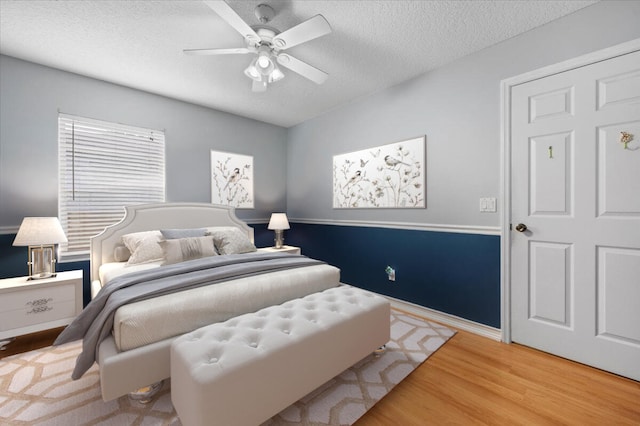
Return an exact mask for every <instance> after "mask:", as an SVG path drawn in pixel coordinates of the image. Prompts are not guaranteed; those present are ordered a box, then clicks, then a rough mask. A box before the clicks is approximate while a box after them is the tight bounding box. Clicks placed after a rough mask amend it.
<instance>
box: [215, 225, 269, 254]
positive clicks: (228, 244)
mask: <svg viewBox="0 0 640 426" xmlns="http://www.w3.org/2000/svg"><path fill="white" fill-rule="evenodd" d="M207 235H211V236H213V242H214V244H215V245H216V250H218V253H220V254H239V253H249V252H252V251H256V250H257V249H256V246H254V245H253V243H252V242H251V240H249V237H248V236H247V233H246V232H244V231H242V230H240V229H239V228H236V227H234V226H218V227H215V228H207Z"/></svg>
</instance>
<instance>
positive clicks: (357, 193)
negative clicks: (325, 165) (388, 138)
mask: <svg viewBox="0 0 640 426" xmlns="http://www.w3.org/2000/svg"><path fill="white" fill-rule="evenodd" d="M425 145H426V137H425V136H420V137H417V138H413V139H408V140H405V141H401V142H396V143H391V144H388V145H382V146H376V147H373V148H368V149H363V150H361V151H355V152H350V153H347V154H340V155H335V156H334V157H333V208H336V209H353V208H401V209H408V208H425V207H426V205H425V199H426V192H425V191H426V186H425V185H426V180H425V175H426V173H425V161H426V158H425Z"/></svg>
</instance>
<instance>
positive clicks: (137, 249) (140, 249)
mask: <svg viewBox="0 0 640 426" xmlns="http://www.w3.org/2000/svg"><path fill="white" fill-rule="evenodd" d="M161 239H162V234H161V233H160V231H145V232H134V233H131V234H125V235H123V236H122V242H123V243H124V245H125V246H126V247H127V248H128V249H129V251H130V252H131V257H129V260H128V261H127V264H129V265H135V264H138V263H148V262H155V261H158V260H162V258H163V254H162V247H160V244H159V242H160V240H161Z"/></svg>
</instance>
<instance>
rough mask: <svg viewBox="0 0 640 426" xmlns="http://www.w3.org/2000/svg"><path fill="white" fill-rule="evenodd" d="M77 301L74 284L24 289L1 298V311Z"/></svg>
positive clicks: (8, 293)
mask: <svg viewBox="0 0 640 426" xmlns="http://www.w3.org/2000/svg"><path fill="white" fill-rule="evenodd" d="M74 299H75V285H74V284H73V283H65V284H59V285H56V286H50V287H48V288H45V289H43V288H38V287H35V286H34V288H33V289H30V288H28V287H27V288H24V287H23V288H22V289H20V291H10V292H7V293H5V294H3V295H2V298H0V311H2V312H4V311H8V310H14V309H19V308H21V307H23V306H27V305H28V306H35V305H38V304H42V303H45V302H48V303H57V302H62V301H64V300H74Z"/></svg>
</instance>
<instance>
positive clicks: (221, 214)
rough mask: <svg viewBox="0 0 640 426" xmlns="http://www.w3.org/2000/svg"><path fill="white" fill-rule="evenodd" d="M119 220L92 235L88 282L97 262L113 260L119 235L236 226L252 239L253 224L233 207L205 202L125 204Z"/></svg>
mask: <svg viewBox="0 0 640 426" xmlns="http://www.w3.org/2000/svg"><path fill="white" fill-rule="evenodd" d="M124 210H125V214H124V217H123V218H122V220H121V221H120V222H118V223H115V224H113V225H111V226H108V227H106V228H105V229H104V231H102V232H101V233H99V234H98V235H96V236H95V237H92V238H91V257H90V259H91V266H90V268H91V282H93V281H94V280H97V279H99V278H98V269H99V268H100V265H102V264H103V263H107V262H114V261H115V260H114V249H115V247H116V245H119V244H122V242H121V240H120V237H122V235H124V234H129V233H131V232H139V231H153V230H160V229H187V228H206V227H212V226H236V227H238V228H240V229H241V230H243V231H245V232H246V233H247V235H248V236H249V239H250V240H251V242H253V241H254V240H253V228H251V227H250V226H249V225H247V224H246V223H244V222H243V221H241V220H240V219H238V218H237V217H236V213H235V208H233V207H229V206H220V205H215V204H206V203H160V204H140V205H136V206H126V207H125V208H124Z"/></svg>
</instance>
